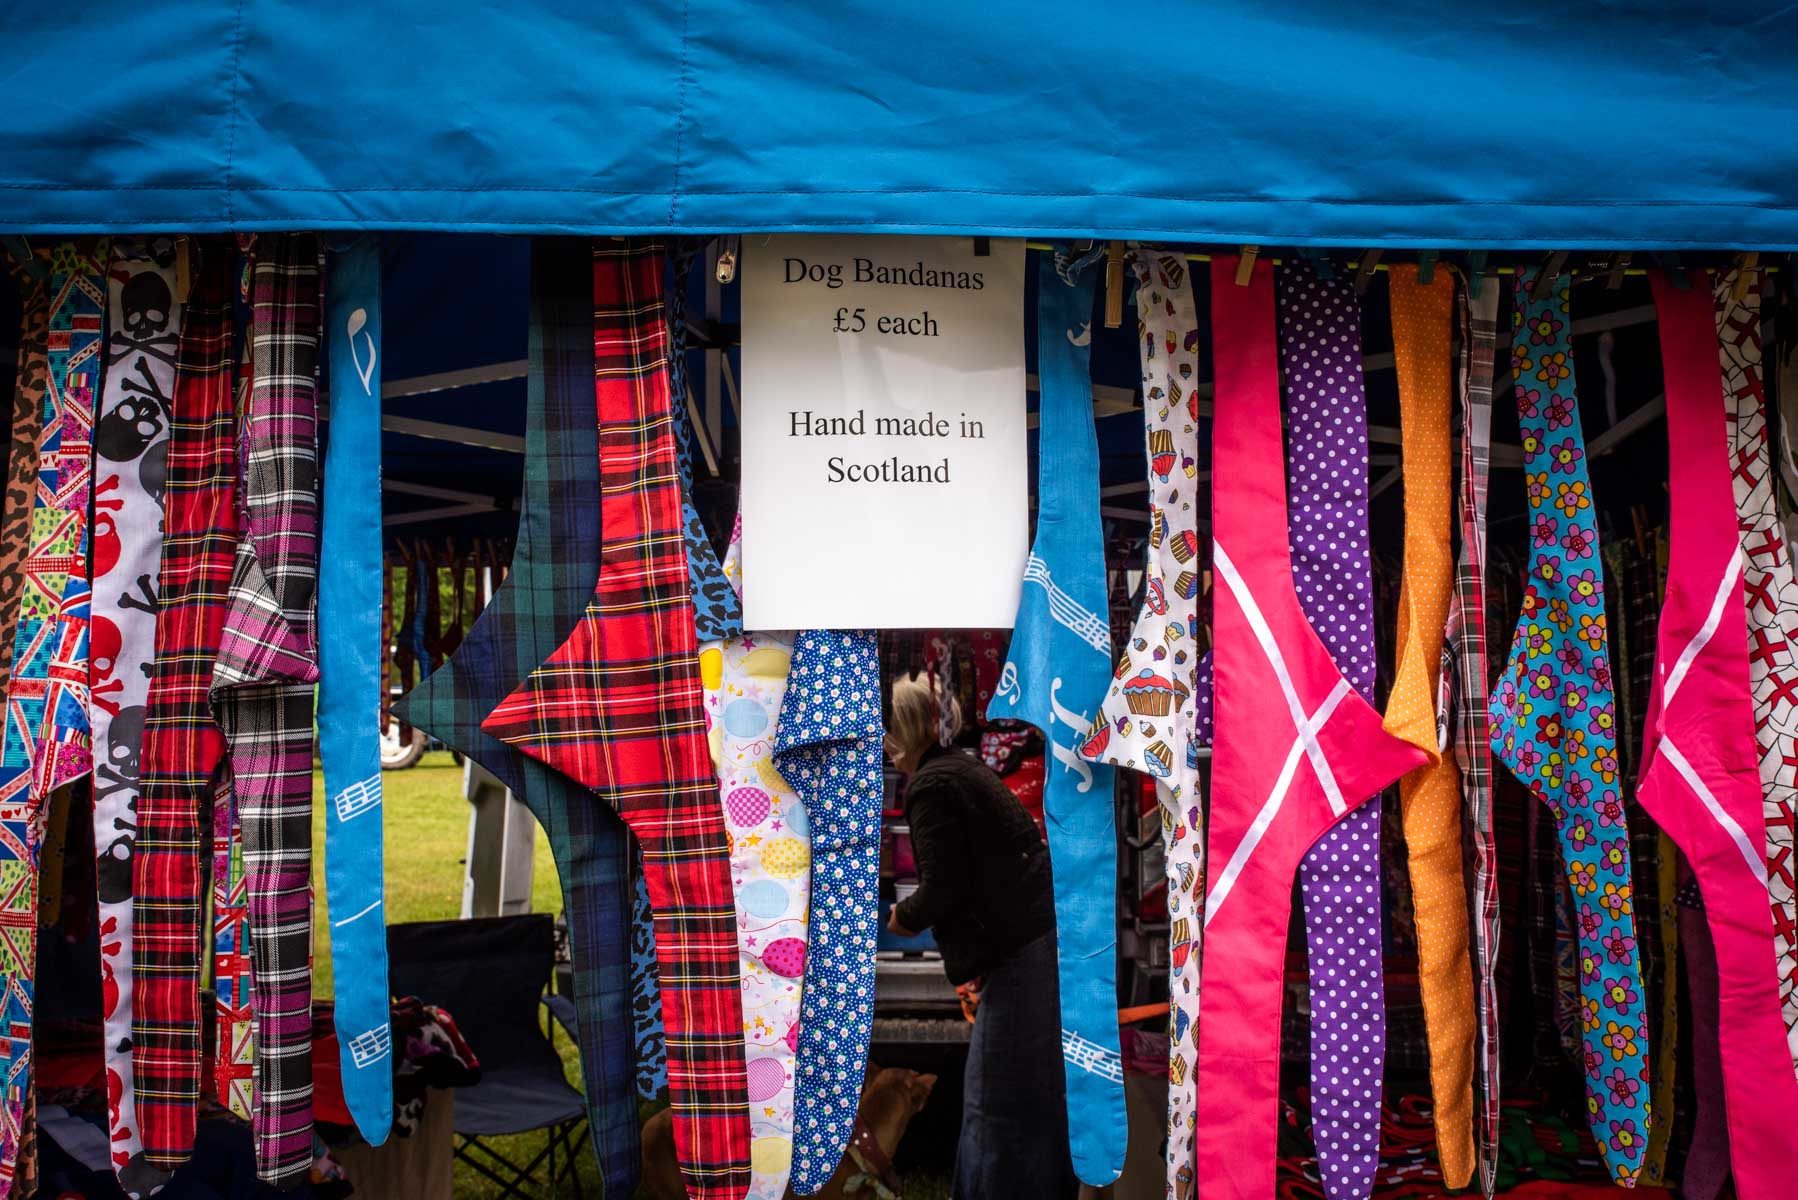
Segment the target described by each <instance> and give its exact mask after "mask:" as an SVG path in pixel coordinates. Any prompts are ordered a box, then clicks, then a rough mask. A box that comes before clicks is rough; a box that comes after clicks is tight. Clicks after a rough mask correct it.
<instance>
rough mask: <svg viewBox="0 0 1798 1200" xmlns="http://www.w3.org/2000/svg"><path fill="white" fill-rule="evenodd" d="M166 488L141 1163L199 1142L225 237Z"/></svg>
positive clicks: (210, 273)
mask: <svg viewBox="0 0 1798 1200" xmlns="http://www.w3.org/2000/svg"><path fill="white" fill-rule="evenodd" d="M190 253H192V254H193V255H194V257H195V258H197V264H196V266H195V268H194V272H193V287H192V292H191V294H190V295H189V297H188V307H187V312H186V315H185V317H184V319H183V323H182V330H181V348H180V350H179V354H178V358H177V361H176V373H175V410H174V417H173V420H172V421H171V422H170V428H169V452H168V477H167V481H166V483H165V485H164V517H163V545H162V569H161V573H160V576H161V577H160V590H159V594H160V597H161V599H160V601H159V605H160V609H161V611H160V612H159V613H158V614H157V620H156V663H155V667H154V670H153V673H152V675H151V679H150V699H149V703H148V714H147V716H146V718H145V721H144V746H143V756H142V777H141V782H140V785H139V799H138V810H137V817H138V831H137V849H136V854H135V856H134V857H133V859H132V862H131V873H132V883H133V891H134V894H135V895H136V897H137V900H136V924H135V926H134V927H133V929H132V931H131V944H132V951H133V961H132V964H131V974H132V981H133V984H134V990H135V994H136V1007H135V1011H134V1012H133V1013H132V1021H131V1025H132V1030H133V1032H134V1037H133V1042H134V1044H135V1047H136V1055H135V1064H134V1065H135V1067H136V1073H137V1077H136V1094H137V1116H138V1132H139V1135H140V1136H141V1137H142V1139H143V1146H144V1162H145V1165H146V1166H148V1167H154V1168H159V1169H161V1170H165V1171H172V1170H173V1169H174V1168H176V1167H178V1166H180V1165H181V1164H182V1163H183V1162H185V1161H187V1158H188V1155H189V1154H190V1153H191V1151H192V1149H193V1139H194V1105H195V1103H196V1101H197V1099H198V1096H199V1087H200V933H201V926H200V811H201V808H202V807H203V803H204V800H205V798H206V797H207V795H208V794H209V791H210V789H211V787H212V780H213V773H214V771H216V770H217V769H218V767H219V764H220V761H221V759H222V758H223V756H224V750H225V740H224V735H223V734H222V733H221V732H220V731H219V728H218V725H217V724H216V723H215V722H214V720H213V714H212V704H211V699H210V696H209V686H210V684H211V681H212V672H213V661H214V660H215V659H216V658H217V657H218V649H219V641H220V637H221V635H222V633H223V629H224V623H225V612H226V605H227V600H228V596H229V591H230V586H231V575H232V560H233V551H234V549H235V547H236V544H237V514H236V492H237V439H236V434H235V420H234V416H233V410H232V395H231V390H232V389H231V378H232V370H231V342H232V298H231V284H232V267H233V265H234V262H235V259H236V255H235V252H234V251H233V250H232V248H231V244H230V242H229V241H227V240H225V239H222V238H218V239H206V240H204V241H199V240H196V241H195V242H193V243H190Z"/></svg>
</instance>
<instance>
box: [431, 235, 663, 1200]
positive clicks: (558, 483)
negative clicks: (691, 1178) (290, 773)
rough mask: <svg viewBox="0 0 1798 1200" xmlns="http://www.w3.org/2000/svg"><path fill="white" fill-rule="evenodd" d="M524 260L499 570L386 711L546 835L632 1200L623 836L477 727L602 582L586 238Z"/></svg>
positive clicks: (606, 1158) (602, 1142)
mask: <svg viewBox="0 0 1798 1200" xmlns="http://www.w3.org/2000/svg"><path fill="white" fill-rule="evenodd" d="M531 255H532V261H531V290H532V297H531V344H530V369H529V377H528V382H527V391H526V396H527V400H526V410H525V430H524V437H525V468H524V471H525V474H524V491H523V496H522V498H521V500H520V503H519V519H518V537H517V541H516V543H515V546H514V549H513V553H512V562H511V567H510V570H509V571H508V572H507V574H506V577H505V582H504V583H502V584H501V585H500V586H499V588H498V589H497V590H496V591H495V592H494V594H493V598H492V599H491V600H489V601H488V603H487V606H486V607H485V608H484V609H482V610H481V615H480V618H479V620H477V621H476V622H475V624H474V625H473V627H472V628H470V630H469V631H468V633H467V635H466V636H465V637H464V638H463V639H462V644H461V645H460V646H459V647H458V648H457V649H456V652H455V653H454V654H453V655H451V656H450V658H449V661H447V662H446V663H444V665H443V666H442V667H440V668H438V669H437V670H436V671H434V672H432V674H431V677H430V678H429V679H427V680H425V681H424V682H423V683H421V684H419V685H418V687H416V688H415V689H413V690H412V691H411V692H410V693H408V694H407V695H406V696H405V697H404V698H403V699H402V700H401V701H400V702H399V705H398V708H397V712H398V715H399V717H400V719H401V720H404V721H407V722H409V723H410V724H412V725H415V726H417V727H418V728H420V729H424V730H426V731H428V732H430V733H431V734H433V735H434V736H436V737H438V738H440V739H441V740H443V741H444V742H446V743H448V744H449V745H451V746H454V747H456V748H457V749H459V750H461V751H462V752H463V753H464V754H467V755H468V756H469V757H470V758H472V759H474V760H475V761H476V762H478V763H480V764H481V766H483V767H485V768H486V769H487V770H489V771H491V772H492V773H493V774H494V776H495V777H496V778H498V779H499V781H500V782H501V783H503V784H505V786H506V787H508V788H510V789H511V790H512V792H513V793H514V794H515V795H516V796H517V797H518V798H519V799H520V800H522V801H524V803H525V804H526V805H527V806H529V807H530V809H531V812H532V813H533V814H534V815H535V816H536V818H537V821H538V823H539V824H541V825H542V826H543V829H544V832H545V834H546V835H547V837H548V840H549V847H550V853H551V855H552V856H553V857H554V858H555V862H556V873H557V875H558V877H559V878H560V880H561V886H562V898H563V907H564V910H565V911H566V913H567V918H568V934H569V937H568V942H569V951H570V956H571V957H572V959H573V966H574V977H573V978H574V997H573V998H574V1003H575V1013H576V1017H577V1019H578V1023H579V1029H580V1043H581V1070H582V1074H583V1082H584V1084H585V1092H586V1095H587V1118H588V1124H589V1135H590V1137H591V1138H592V1143H593V1150H594V1154H595V1156H596V1157H597V1159H598V1160H599V1167H600V1176H601V1178H602V1180H603V1181H604V1183H605V1187H606V1194H607V1195H608V1196H629V1195H631V1194H632V1192H634V1191H635V1190H636V1186H637V1179H638V1175H639V1172H640V1169H641V1164H640V1159H641V1148H640V1144H639V1140H638V1128H637V1105H636V1097H635V1095H634V1088H633V1084H632V1077H633V1058H634V1056H633V1053H632V1033H631V1025H632V1022H631V1008H632V1006H631V983H630V973H631V969H630V959H631V954H630V945H629V935H628V929H629V924H630V919H629V914H630V906H631V881H630V856H631V849H630V843H631V839H630V836H629V834H628V833H627V832H626V830H625V828H624V825H623V823H622V822H621V821H620V820H619V819H618V816H617V814H615V813H614V812H612V810H611V809H609V808H607V807H606V806H605V805H603V804H596V803H594V802H593V799H592V797H591V796H589V795H588V794H587V793H586V791H585V789H583V788H581V787H579V786H578V785H576V784H575V783H574V782H573V781H571V780H569V779H568V778H567V777H566V776H563V775H560V774H557V773H556V772H554V771H551V770H550V769H549V768H547V767H545V766H544V765H543V764H541V763H539V762H538V761H537V760H536V759H534V758H531V757H529V756H528V755H525V754H523V753H521V752H519V751H518V750H515V749H513V748H512V747H511V746H508V745H506V744H505V743H504V742H501V741H500V740H499V739H497V738H495V737H493V736H492V735H491V734H489V733H486V732H485V731H483V730H482V729H481V721H482V719H483V718H485V717H486V716H487V714H488V713H490V712H491V711H492V710H493V709H494V707H495V706H496V705H497V704H498V703H499V702H500V701H501V700H503V699H504V698H505V696H506V695H507V693H509V692H510V691H511V690H512V689H513V688H514V687H516V686H517V685H518V684H519V682H520V681H522V680H523V679H524V678H525V676H526V675H528V674H530V672H531V671H533V670H535V669H536V668H537V666H538V664H540V663H542V662H543V661H544V660H545V659H547V658H548V657H549V656H550V655H551V654H552V653H553V652H554V651H555V649H556V647H557V646H559V645H561V643H562V640H563V639H564V638H566V637H567V636H568V634H569V633H570V632H571V631H572V630H573V629H574V627H575V625H576V623H577V622H578V621H579V620H580V618H581V614H582V612H583V610H584V608H585V606H586V602H587V599H588V598H589V597H590V596H591V595H592V594H593V583H594V581H595V580H596V579H597V578H598V577H599V549H600V547H599V523H598V522H597V521H595V520H594V519H593V514H594V513H595V512H597V511H598V508H599V433H598V427H597V423H596V422H595V420H594V412H595V409H594V404H595V400H594V384H593V272H592V256H591V253H590V250H589V246H588V243H587V242H586V241H585V240H582V239H573V238H539V239H536V240H535V241H534V242H533V244H532V252H531ZM658 1026H659V1018H658Z"/></svg>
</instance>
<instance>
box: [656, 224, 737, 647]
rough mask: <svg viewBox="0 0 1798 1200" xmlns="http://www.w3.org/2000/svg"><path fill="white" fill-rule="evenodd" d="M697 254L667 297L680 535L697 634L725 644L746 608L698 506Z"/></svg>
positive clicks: (686, 258)
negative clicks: (692, 323) (692, 304)
mask: <svg viewBox="0 0 1798 1200" xmlns="http://www.w3.org/2000/svg"><path fill="white" fill-rule="evenodd" d="M692 262H693V252H692V251H691V250H688V249H682V250H681V251H679V252H678V253H676V254H675V255H674V256H673V258H672V260H671V263H670V270H671V272H672V273H671V275H670V278H669V282H668V287H667V292H666V294H667V297H668V392H669V397H668V408H669V411H670V412H671V413H672V414H673V416H674V452H675V462H676V463H677V464H678V465H679V467H680V495H681V531H682V534H683V536H684V537H685V539H686V543H687V590H688V592H689V593H690V594H691V595H692V597H693V630H694V635H695V636H696V637H698V639H699V640H700V641H702V642H721V641H723V640H724V639H725V638H734V637H739V636H741V635H742V633H743V604H742V600H741V598H740V597H739V596H738V595H737V593H736V590H735V589H734V588H732V587H731V581H730V580H728V579H726V578H725V572H724V571H723V570H722V569H721V568H720V567H719V566H718V556H717V554H716V553H715V552H714V551H713V550H712V539H711V538H710V537H709V536H707V534H706V531H705V523H704V522H703V521H701V520H700V519H699V512H698V510H697V509H695V508H694V507H693V429H692V425H691V423H690V421H689V414H688V410H687V271H688V268H689V266H691V264H692Z"/></svg>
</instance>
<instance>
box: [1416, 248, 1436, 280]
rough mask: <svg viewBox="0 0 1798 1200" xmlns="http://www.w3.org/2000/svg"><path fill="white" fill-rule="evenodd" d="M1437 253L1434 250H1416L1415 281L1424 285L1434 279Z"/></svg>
mask: <svg viewBox="0 0 1798 1200" xmlns="http://www.w3.org/2000/svg"><path fill="white" fill-rule="evenodd" d="M1438 253H1439V252H1438V251H1435V250H1419V251H1418V252H1417V282H1418V283H1421V284H1423V285H1424V286H1425V287H1428V286H1429V285H1430V284H1432V283H1434V282H1435V281H1436V256H1437V254H1438Z"/></svg>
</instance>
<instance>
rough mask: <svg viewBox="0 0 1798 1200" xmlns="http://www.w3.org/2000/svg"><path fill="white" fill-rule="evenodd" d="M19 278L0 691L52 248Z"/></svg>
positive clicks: (3, 541) (0, 565) (28, 484)
mask: <svg viewBox="0 0 1798 1200" xmlns="http://www.w3.org/2000/svg"><path fill="white" fill-rule="evenodd" d="M12 266H13V268H14V270H15V271H16V272H18V274H19V276H20V279H19V300H20V309H21V312H20V319H19V349H18V360H17V367H16V370H15V373H14V378H13V409H12V438H11V448H10V450H9V453H8V458H7V471H6V507H5V516H4V519H0V695H3V694H4V693H5V690H6V684H7V680H8V679H10V678H11V677H12V643H13V635H14V634H15V633H16V632H17V630H18V627H19V589H20V587H21V586H23V584H24V582H25V576H24V573H23V572H22V571H21V570H20V569H19V568H20V566H21V564H23V563H24V561H25V550H26V547H27V545H28V543H29V542H30V540H31V511H32V508H33V504H32V497H33V496H34V495H35V494H36V492H37V435H38V431H39V430H41V429H42V428H43V424H44V389H45V387H46V386H47V384H48V381H49V377H50V252H49V250H48V249H43V250H39V251H37V253H36V255H35V256H34V258H33V260H32V262H31V263H30V264H29V265H27V264H24V263H18V262H14V263H13V264H12Z"/></svg>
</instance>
